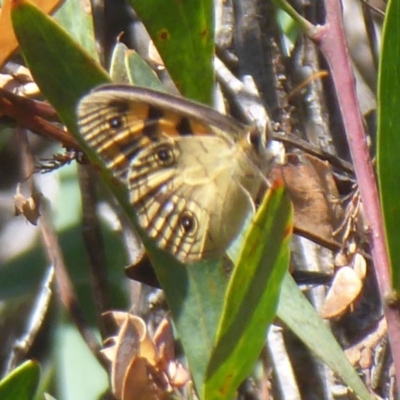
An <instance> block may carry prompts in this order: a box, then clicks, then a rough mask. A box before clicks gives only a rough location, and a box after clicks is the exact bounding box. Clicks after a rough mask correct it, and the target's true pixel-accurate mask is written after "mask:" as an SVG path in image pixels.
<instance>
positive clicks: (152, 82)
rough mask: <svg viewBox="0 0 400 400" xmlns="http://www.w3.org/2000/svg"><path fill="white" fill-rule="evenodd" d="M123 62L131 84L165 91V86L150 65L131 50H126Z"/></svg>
mask: <svg viewBox="0 0 400 400" xmlns="http://www.w3.org/2000/svg"><path fill="white" fill-rule="evenodd" d="M125 63H126V67H127V71H128V76H129V81H130V83H131V84H132V85H138V86H144V87H147V88H149V89H154V90H158V91H160V92H165V87H164V86H163V84H162V83H161V82H160V80H159V79H158V77H157V75H156V74H155V73H154V71H153V70H152V69H151V68H150V66H149V65H148V64H147V63H146V61H144V60H143V58H142V57H140V56H139V54H137V53H136V52H135V51H133V50H127V52H126V54H125Z"/></svg>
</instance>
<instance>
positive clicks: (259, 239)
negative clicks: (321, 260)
mask: <svg viewBox="0 0 400 400" xmlns="http://www.w3.org/2000/svg"><path fill="white" fill-rule="evenodd" d="M292 219H293V211H292V206H291V202H290V200H289V197H288V195H287V193H286V191H285V190H284V188H283V185H282V183H277V184H276V185H275V186H273V187H272V188H271V189H269V191H268V193H267V195H266V197H265V199H264V201H263V203H262V205H261V207H260V208H259V210H258V212H257V214H256V217H255V219H254V221H253V222H252V223H251V225H250V229H249V231H248V232H247V235H246V239H245V241H244V244H243V248H242V251H241V255H240V256H239V260H238V263H237V265H236V267H235V269H234V272H233V275H232V277H231V279H230V282H229V286H228V289H227V294H226V298H225V303H224V310H223V315H222V318H221V322H220V326H219V328H218V334H217V337H216V343H217V344H216V346H215V349H214V350H213V353H212V358H211V361H210V364H209V366H208V370H207V378H208V379H207V382H206V386H205V389H204V394H203V396H202V398H204V399H218V398H220V399H230V398H233V397H234V393H235V391H236V389H237V387H238V386H239V385H240V383H241V382H242V381H243V380H244V379H245V378H246V377H247V376H248V375H249V374H250V372H251V370H252V368H253V367H254V365H255V363H256V361H257V359H258V356H259V354H260V352H261V349H262V346H263V345H264V343H265V338H266V332H267V328H268V326H269V325H270V323H271V322H272V320H273V319H274V317H275V313H276V308H277V302H278V299H279V291H280V287H281V281H282V279H283V276H284V274H285V272H286V271H287V268H288V265H289V258H290V249H289V245H290V239H291V231H292V226H293V221H292Z"/></svg>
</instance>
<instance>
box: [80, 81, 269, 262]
mask: <svg viewBox="0 0 400 400" xmlns="http://www.w3.org/2000/svg"><path fill="white" fill-rule="evenodd" d="M78 121H79V122H78V123H79V127H80V132H81V134H82V136H83V138H84V140H85V141H86V142H87V143H88V145H89V146H90V147H91V148H93V149H94V150H95V151H96V152H97V154H98V155H99V156H100V158H101V159H102V160H103V162H104V163H105V165H106V167H107V168H109V169H110V170H111V171H112V172H113V175H114V176H115V177H116V178H117V179H118V180H120V181H121V182H122V183H123V184H125V185H127V187H128V189H129V195H130V199H129V200H130V203H131V204H132V206H133V208H134V209H135V212H136V215H137V218H138V222H139V224H140V225H141V227H142V228H143V229H144V230H145V231H146V232H147V234H148V235H149V236H150V237H152V238H153V239H155V240H156V241H157V243H158V245H159V246H160V247H161V248H163V249H166V250H168V251H169V252H171V253H172V254H174V255H175V256H176V257H177V258H178V259H179V260H180V261H182V262H184V263H190V262H195V261H198V260H199V259H203V258H216V257H219V256H221V255H222V254H223V253H224V252H225V250H226V248H227V247H228V246H229V244H230V243H231V242H232V240H233V239H234V238H235V237H236V235H237V234H238V232H239V231H240V229H241V227H242V225H243V222H244V220H245V219H246V217H247V216H248V214H249V213H250V212H253V211H254V203H253V199H254V198H255V196H256V194H257V192H258V190H259V188H260V184H261V183H262V175H261V173H260V168H262V165H263V162H265V158H264V155H263V154H262V152H261V151H260V149H259V148H258V147H257V146H255V144H254V143H252V142H251V140H248V139H249V130H248V128H245V127H244V126H243V125H241V124H239V123H237V122H236V121H234V120H232V119H231V118H228V117H225V116H223V115H222V114H219V113H218V112H216V111H214V110H212V109H210V108H208V107H205V106H202V105H199V104H197V103H193V102H190V101H187V100H184V99H180V98H176V97H173V96H169V95H166V94H162V93H158V92H154V91H151V90H149V89H143V88H136V87H129V86H116V85H110V86H105V87H100V88H99V89H97V90H95V91H93V92H92V93H90V94H89V95H88V96H86V97H84V98H83V99H82V100H81V102H80V104H79V106H78Z"/></svg>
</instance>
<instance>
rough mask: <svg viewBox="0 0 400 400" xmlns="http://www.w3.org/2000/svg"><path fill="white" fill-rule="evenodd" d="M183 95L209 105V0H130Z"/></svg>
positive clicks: (211, 76) (211, 42)
mask: <svg viewBox="0 0 400 400" xmlns="http://www.w3.org/2000/svg"><path fill="white" fill-rule="evenodd" d="M130 4H131V5H132V7H133V8H134V10H135V11H136V12H137V13H138V15H139V17H140V18H141V20H142V22H143V23H144V25H145V26H146V29H147V30H148V32H149V34H150V36H151V38H152V40H153V42H154V44H155V46H156V48H157V50H158V51H159V53H160V55H161V57H162V59H163V61H164V63H165V66H166V68H167V70H168V72H169V73H170V75H171V77H172V79H173V81H174V82H175V84H176V86H177V87H178V90H179V91H180V92H181V93H182V95H183V96H185V97H188V98H190V99H193V100H197V101H199V102H202V103H205V104H211V102H212V89H213V85H214V72H213V56H214V17H213V1H212V0H185V1H176V0H163V1H157V0H130Z"/></svg>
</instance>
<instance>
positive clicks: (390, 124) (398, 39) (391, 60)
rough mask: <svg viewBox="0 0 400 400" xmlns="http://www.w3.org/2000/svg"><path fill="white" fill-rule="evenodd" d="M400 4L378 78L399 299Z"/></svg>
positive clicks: (381, 155) (381, 160)
mask: <svg viewBox="0 0 400 400" xmlns="http://www.w3.org/2000/svg"><path fill="white" fill-rule="evenodd" d="M399 20H400V4H399V2H398V1H393V0H392V1H389V3H388V6H387V9H386V16H385V23H384V28H383V37H382V52H381V57H380V65H379V76H378V101H379V103H378V136H377V140H378V142H377V169H378V180H379V187H380V195H381V204H382V210H383V215H384V220H385V228H386V240H387V244H388V250H389V257H390V262H391V276H392V285H393V288H394V289H395V290H396V292H397V293H398V296H400V246H399V244H398V242H399V239H398V237H399V226H400V180H399V177H400V163H399V153H400V135H399V126H400V113H399V109H400V92H399V90H398V82H399V81H400V71H399V64H400V33H399V25H398V24H399Z"/></svg>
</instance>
